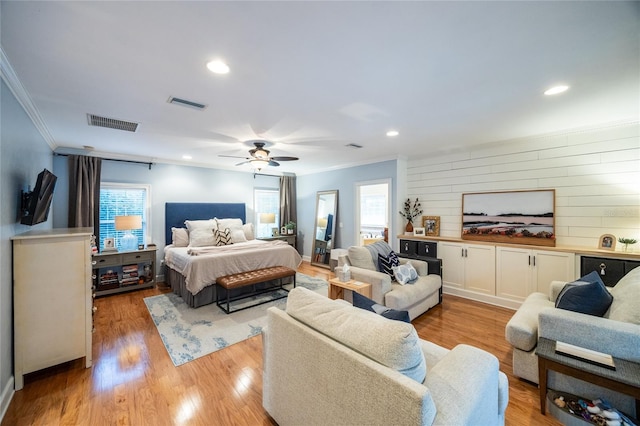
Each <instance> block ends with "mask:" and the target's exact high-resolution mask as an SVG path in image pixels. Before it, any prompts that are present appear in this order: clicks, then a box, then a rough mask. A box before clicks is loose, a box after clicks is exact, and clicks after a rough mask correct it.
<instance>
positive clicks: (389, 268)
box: [378, 250, 400, 281]
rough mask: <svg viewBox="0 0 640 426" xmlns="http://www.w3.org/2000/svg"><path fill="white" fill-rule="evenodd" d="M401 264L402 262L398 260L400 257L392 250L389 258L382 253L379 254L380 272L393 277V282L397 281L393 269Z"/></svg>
mask: <svg viewBox="0 0 640 426" xmlns="http://www.w3.org/2000/svg"><path fill="white" fill-rule="evenodd" d="M399 264H400V260H399V259H398V255H397V254H396V253H395V252H394V251H393V250H391V253H389V256H385V255H383V254H380V253H379V254H378V270H380V272H384V273H385V274H387V275H389V276H390V277H391V281H395V279H396V277H395V275H394V274H393V267H394V266H398V265H399Z"/></svg>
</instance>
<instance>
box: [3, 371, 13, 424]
mask: <svg viewBox="0 0 640 426" xmlns="http://www.w3.org/2000/svg"><path fill="white" fill-rule="evenodd" d="M13 387H14V380H13V376H11V377H10V378H9V381H8V382H7V385H6V386H5V387H4V389H2V396H1V397H0V422H2V420H3V419H4V415H5V414H6V413H7V409H8V408H9V404H10V403H11V400H12V399H13V395H14V394H15V390H14V389H13Z"/></svg>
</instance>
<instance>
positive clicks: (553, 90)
mask: <svg viewBox="0 0 640 426" xmlns="http://www.w3.org/2000/svg"><path fill="white" fill-rule="evenodd" d="M567 90H569V86H554V87H552V88H551V89H548V90H547V91H545V92H544V94H545V95H547V96H549V95H557V94H558V93H562V92H566V91H567Z"/></svg>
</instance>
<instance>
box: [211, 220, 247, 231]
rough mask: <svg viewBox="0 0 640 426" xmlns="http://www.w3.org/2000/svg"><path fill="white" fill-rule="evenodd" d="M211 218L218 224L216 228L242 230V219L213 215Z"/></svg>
mask: <svg viewBox="0 0 640 426" xmlns="http://www.w3.org/2000/svg"><path fill="white" fill-rule="evenodd" d="M213 220H215V221H216V223H217V224H218V229H223V230H224V229H226V228H229V230H231V231H238V230H239V231H242V219H239V218H230V219H219V218H217V217H214V218H213Z"/></svg>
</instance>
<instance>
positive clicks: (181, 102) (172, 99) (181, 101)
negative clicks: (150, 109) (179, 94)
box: [167, 96, 207, 110]
mask: <svg viewBox="0 0 640 426" xmlns="http://www.w3.org/2000/svg"><path fill="white" fill-rule="evenodd" d="M167 102H169V103H170V104H175V105H182V106H185V107H189V108H195V109H198V110H203V109H205V108H206V107H207V106H206V105H205V104H201V103H198V102H193V101H188V100H186V99H180V98H176V97H173V96H171V97H170V98H169V100H167Z"/></svg>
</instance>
